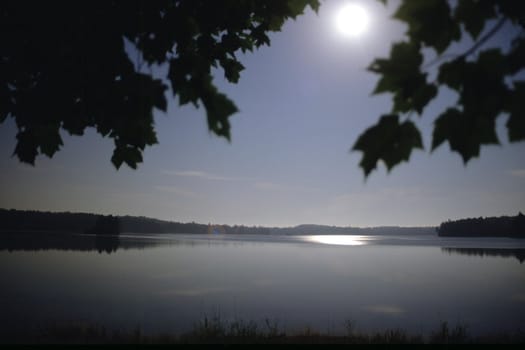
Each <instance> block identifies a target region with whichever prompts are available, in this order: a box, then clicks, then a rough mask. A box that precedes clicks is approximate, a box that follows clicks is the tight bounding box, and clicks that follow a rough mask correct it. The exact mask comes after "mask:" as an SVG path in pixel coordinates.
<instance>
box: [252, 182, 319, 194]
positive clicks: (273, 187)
mask: <svg viewBox="0 0 525 350" xmlns="http://www.w3.org/2000/svg"><path fill="white" fill-rule="evenodd" d="M254 186H255V188H258V189H260V190H269V191H292V192H307V193H311V192H319V189H317V188H310V187H302V186H292V185H284V184H278V183H274V182H269V181H257V182H255V184H254Z"/></svg>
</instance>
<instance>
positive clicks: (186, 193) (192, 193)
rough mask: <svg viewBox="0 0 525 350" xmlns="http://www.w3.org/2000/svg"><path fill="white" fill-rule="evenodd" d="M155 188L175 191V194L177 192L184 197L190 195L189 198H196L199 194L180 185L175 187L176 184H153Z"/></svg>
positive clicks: (162, 190)
mask: <svg viewBox="0 0 525 350" xmlns="http://www.w3.org/2000/svg"><path fill="white" fill-rule="evenodd" d="M155 189H156V190H157V191H161V192H170V193H175V194H179V195H181V196H185V197H191V198H198V197H200V195H199V194H198V193H195V192H192V191H188V190H186V189H184V188H180V187H177V186H155Z"/></svg>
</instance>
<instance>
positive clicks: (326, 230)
mask: <svg viewBox="0 0 525 350" xmlns="http://www.w3.org/2000/svg"><path fill="white" fill-rule="evenodd" d="M109 218H111V220H110V222H111V223H115V221H116V220H118V226H119V231H120V232H123V233H200V234H203V233H211V232H221V233H226V234H275V235H310V234H315V235H346V234H354V235H374V234H375V235H405V234H435V228H434V227H397V226H392V227H371V228H359V227H337V226H326V225H299V226H295V227H272V228H269V227H261V226H251V227H250V226H243V225H233V226H229V225H209V224H208V225H206V224H199V223H195V222H191V223H180V222H172V221H164V220H158V219H152V218H148V217H143V216H114V217H113V216H104V215H98V214H90V213H70V212H58V213H57V212H42V211H34V210H15V209H9V210H8V209H0V231H4V232H17V231H24V232H32V231H50V232H72V233H86V232H87V233H90V232H92V233H94V232H96V231H97V227H100V223H101V222H105V221H108V219H109ZM115 224H116V223H115ZM97 225H98V226H97ZM106 226H107V225H106Z"/></svg>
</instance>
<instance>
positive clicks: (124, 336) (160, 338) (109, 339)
mask: <svg viewBox="0 0 525 350" xmlns="http://www.w3.org/2000/svg"><path fill="white" fill-rule="evenodd" d="M345 328H346V333H345V334H344V335H331V334H326V333H321V332H318V331H315V330H313V329H311V328H305V329H303V330H301V331H298V332H294V333H286V332H285V331H283V330H282V329H280V328H279V327H278V325H277V323H276V322H270V321H269V320H266V321H265V323H264V324H263V325H262V326H261V325H259V324H257V323H255V322H253V321H248V322H246V321H242V320H239V321H233V322H226V321H223V320H221V319H220V318H219V317H212V318H208V317H205V318H204V319H203V320H201V321H199V322H198V323H196V324H195V325H194V327H193V329H192V330H191V331H189V332H186V333H183V334H180V335H175V334H157V335H146V334H144V333H143V332H142V331H141V329H140V328H136V329H133V330H108V329H106V328H105V327H103V326H100V325H85V324H77V325H75V324H70V325H65V326H64V325H62V326H52V327H47V328H46V329H43V330H41V331H40V332H38V334H35V335H32V336H27V335H25V336H22V335H20V334H19V335H12V337H7V338H3V339H0V343H44V344H45V343H48V344H49V343H61V344H123V343H124V344H243V343H244V344H297V343H298V344H482V343H501V344H511V343H514V344H516V343H518V344H519V343H525V332H524V331H516V332H513V333H504V334H494V335H487V336H471V335H469V333H468V329H467V327H466V326H464V325H460V324H458V325H455V326H453V327H451V326H449V324H448V323H447V322H442V323H441V324H440V325H439V327H437V329H436V330H435V331H433V332H431V333H430V334H428V335H425V336H423V335H410V334H408V333H407V332H406V331H404V330H400V329H389V330H385V331H382V332H375V333H364V332H357V331H356V330H355V326H354V323H353V322H349V321H347V322H346V323H345Z"/></svg>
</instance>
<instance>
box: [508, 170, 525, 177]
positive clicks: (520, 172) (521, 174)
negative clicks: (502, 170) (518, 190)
mask: <svg viewBox="0 0 525 350" xmlns="http://www.w3.org/2000/svg"><path fill="white" fill-rule="evenodd" d="M509 174H510V175H511V176H515V177H523V178H525V169H514V170H511V171H509Z"/></svg>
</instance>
